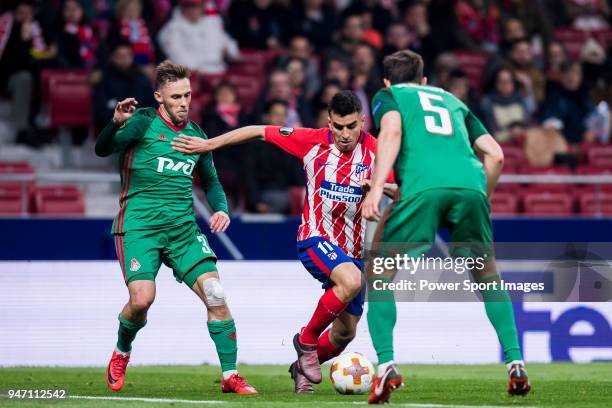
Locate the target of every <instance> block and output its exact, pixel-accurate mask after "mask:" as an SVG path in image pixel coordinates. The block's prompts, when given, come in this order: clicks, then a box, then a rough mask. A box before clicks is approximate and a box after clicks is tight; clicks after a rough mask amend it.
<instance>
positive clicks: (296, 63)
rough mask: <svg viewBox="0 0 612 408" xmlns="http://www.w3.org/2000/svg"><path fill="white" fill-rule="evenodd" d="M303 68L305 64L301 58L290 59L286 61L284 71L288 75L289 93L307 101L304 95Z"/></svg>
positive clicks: (304, 75) (304, 76)
mask: <svg viewBox="0 0 612 408" xmlns="http://www.w3.org/2000/svg"><path fill="white" fill-rule="evenodd" d="M305 67H306V64H305V63H304V60H303V59H301V58H290V59H288V60H287V63H286V66H285V71H287V74H289V85H290V86H291V93H292V94H293V95H294V96H297V97H300V98H303V99H305V100H307V99H308V98H306V95H305V91H304V89H305V80H306V74H305V70H306V69H305Z"/></svg>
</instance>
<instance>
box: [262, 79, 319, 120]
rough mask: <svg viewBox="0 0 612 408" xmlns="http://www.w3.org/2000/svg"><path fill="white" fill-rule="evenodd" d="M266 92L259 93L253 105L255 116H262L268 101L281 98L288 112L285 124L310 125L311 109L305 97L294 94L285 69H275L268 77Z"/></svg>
mask: <svg viewBox="0 0 612 408" xmlns="http://www.w3.org/2000/svg"><path fill="white" fill-rule="evenodd" d="M266 90H267V92H265V93H264V94H262V95H261V97H260V99H259V101H258V103H257V106H256V107H255V112H254V113H255V116H256V117H262V115H263V114H264V113H265V110H264V109H265V107H266V106H267V105H268V103H269V102H270V101H273V100H281V101H284V102H286V103H287V106H288V112H287V120H286V122H287V123H286V125H287V126H289V127H300V126H307V127H308V126H311V125H312V110H311V109H310V104H309V103H308V101H306V99H304V98H303V97H301V96H299V95H295V94H293V92H292V89H291V81H290V77H289V74H288V73H287V72H286V71H283V70H280V69H277V70H274V71H272V73H271V74H270V76H269V77H268V86H267V88H266Z"/></svg>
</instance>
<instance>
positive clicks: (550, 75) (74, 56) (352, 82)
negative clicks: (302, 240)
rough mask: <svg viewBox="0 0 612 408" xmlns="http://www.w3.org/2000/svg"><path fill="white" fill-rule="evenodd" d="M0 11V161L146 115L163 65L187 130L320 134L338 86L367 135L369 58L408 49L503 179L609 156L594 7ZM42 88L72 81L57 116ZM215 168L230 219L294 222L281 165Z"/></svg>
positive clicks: (436, 2) (370, 2)
mask: <svg viewBox="0 0 612 408" xmlns="http://www.w3.org/2000/svg"><path fill="white" fill-rule="evenodd" d="M0 7H1V10H0V13H1V14H0V100H1V102H0V160H11V159H15V158H23V157H26V158H27V157H34V156H31V155H32V154H37V153H36V152H40V151H50V152H55V151H56V150H57V149H58V147H57V146H58V134H60V133H61V132H58V128H60V127H61V128H66V127H68V128H69V132H70V133H69V134H70V141H71V143H72V144H73V145H74V146H77V147H78V146H81V145H83V146H87V145H88V143H91V141H92V140H94V139H95V135H96V132H97V130H99V129H100V128H101V127H103V126H104V125H105V124H106V123H107V122H108V121H109V120H110V119H111V117H112V113H113V109H114V106H115V104H116V102H117V101H118V100H121V99H123V98H125V97H135V98H136V99H137V100H138V101H139V106H154V105H155V102H154V100H153V96H152V93H153V89H152V82H151V80H152V75H153V71H154V67H155V65H156V64H157V63H159V62H160V61H162V60H164V59H166V58H170V59H172V60H173V61H174V62H177V63H180V64H184V65H187V66H189V67H190V68H192V69H193V70H194V76H193V78H192V87H193V90H194V95H193V102H192V111H191V118H192V120H195V121H196V122H197V123H199V124H200V125H201V126H202V128H203V129H204V131H205V132H206V133H207V134H208V136H209V137H215V136H218V135H219V134H222V133H223V132H227V131H229V130H231V129H234V128H237V127H239V126H243V125H247V124H272V125H283V126H290V127H299V126H305V127H326V126H327V103H328V101H329V100H330V98H331V96H332V95H333V94H334V93H335V92H337V91H339V90H342V89H352V90H353V91H354V92H356V93H357V95H358V96H359V98H360V99H361V101H362V104H363V107H364V114H365V115H366V127H367V130H371V131H374V130H373V129H371V118H370V108H369V106H370V104H369V101H370V100H371V97H372V96H373V95H374V93H375V92H376V91H377V90H378V89H379V88H380V87H381V86H383V83H382V76H381V68H382V64H381V62H382V59H383V58H384V56H385V55H388V54H390V53H393V52H395V51H397V50H402V49H412V50H414V51H417V52H419V53H420V54H421V55H422V56H423V58H424V60H425V69H426V75H427V77H428V80H429V83H430V84H433V85H436V86H440V87H442V88H444V89H446V90H448V91H449V92H452V93H453V94H454V95H456V96H457V97H458V98H460V99H461V100H463V101H464V102H465V103H466V104H467V105H468V106H469V107H470V108H471V109H472V110H473V111H474V112H475V113H476V114H477V116H478V117H480V119H481V120H482V121H483V122H484V123H485V125H486V126H487V128H488V129H489V130H490V131H491V133H492V134H493V135H494V137H495V138H496V139H498V140H499V141H500V142H501V143H502V144H503V146H504V148H505V150H506V153H507V154H506V156H507V166H506V170H505V171H506V172H507V173H528V174H531V173H533V172H536V173H537V172H549V171H550V172H555V173H562V174H569V173H573V172H579V171H580V169H583V170H584V169H585V168H586V169H592V168H593V167H597V168H598V169H599V170H601V171H598V170H595V171H593V170H584V171H585V172H586V173H589V174H591V173H593V172H594V173H597V174H598V173H601V172H608V171H609V170H610V169H612V151H610V150H609V149H608V150H606V149H604V150H601V149H599V150H598V151H599V153H597V154H596V156H597V157H595V156H594V155H595V154H593V155H590V153H589V152H590V151H591V150H593V148H594V147H601V146H604V147H609V146H606V145H607V144H608V143H609V138H610V112H609V104H610V103H611V102H612V55H611V52H610V48H611V46H612V30H611V29H610V27H611V24H612V10H611V8H610V2H609V1H608V0H556V1H554V0H407V1H399V2H394V1H389V0H362V1H357V0H353V1H351V0H336V1H333V0H331V1H324V0H302V1H291V0H278V1H273V0H233V1H230V0H220V1H213V0H179V1H171V0H115V1H113V0H47V1H33V0H31V1H24V0H22V1H14V0H13V1H10V0H3V1H2V3H1V6H0ZM53 75H68V76H69V78H80V79H79V80H81V81H84V82H85V86H86V89H85V90H84V91H83V92H76V91H74V92H75V93H74V95H75V96H74V97H72V99H73V100H74V102H73V103H72V105H70V103H69V102H61V101H60V102H58V101H57V100H54V99H53V97H52V96H49V93H50V92H52V87H50V85H49V78H50V77H52V76H53ZM70 75H72V77H70ZM60 82H61V81H60ZM60 82H58V83H60ZM53 83H55V82H53ZM70 83H71V84H72V82H70ZM72 86H73V87H74V86H76V85H72ZM69 88H70V87H67V88H65V90H64V91H62V92H61V95H64V96H65V95H70V92H71V91H70V89H73V90H74V89H75V88H70V89H69ZM50 89H51V91H50ZM66 89H67V90H66ZM66 98H68V97H66ZM60 99H61V98H60ZM54 104H55V105H54ZM75 104H76V106H75ZM69 105H70V106H71V107H70V109H72V111H73V112H77V111H79V109H86V110H85V112H90V113H89V114H87V115H85V116H86V118H85V122H84V123H81V122H80V121H79V120H76V121H70V120H68V121H67V122H62V121H61V120H60V119H58V118H59V117H61V114H55V113H54V112H57V111H58V110H59V111H61V110H62V106H64V107H68V106H69ZM66 109H68V108H66ZM60 113H61V112H60ZM69 113H70V112H68V114H69ZM58 115H59V116H58ZM81 116H83V115H81ZM54 149H55V150H54ZM595 150H597V149H595ZM3 151H4V153H2V152H3ZM32 152H34V153H32ZM602 152H603V153H602ZM53 154H54V153H49V155H51V156H52V155H53ZM606 154H607V156H606ZM591 156H593V157H595V158H593V157H591ZM35 157H40V156H35ZM602 157H603V159H602ZM606 157H607V159H606ZM598 158H599V159H598ZM596 160H600V161H599V162H596ZM601 160H603V161H601ZM606 160H607V161H606ZM43 162H44V160H42V161H41V162H38V160H36V162H33V163H31V164H32V165H33V166H34V167H37V166H43V167H44V164H43ZM215 162H216V167H217V169H218V171H219V173H220V175H221V178H222V182H223V184H224V187H225V188H226V192H227V193H228V196H229V197H230V200H231V204H232V206H233V207H234V208H239V209H242V210H246V211H254V212H260V213H268V212H280V213H290V212H296V211H299V209H297V210H296V208H295V205H294V202H295V199H294V196H292V195H291V194H288V193H287V191H290V190H291V188H292V187H299V186H302V184H303V175H302V174H301V169H300V166H299V163H298V162H297V161H296V160H295V159H293V158H291V157H289V156H287V155H286V154H284V153H282V152H280V151H278V150H276V149H274V148H273V147H269V146H266V145H263V144H252V145H245V146H238V147H234V148H231V149H227V150H224V151H220V152H218V153H215ZM53 163H54V164H52V165H50V166H56V167H60V168H61V167H62V166H64V167H65V166H66V165H67V164H66V163H65V162H62V161H61V160H56V161H55V162H53ZM96 163H98V162H96ZM86 164H87V163H85V165H86ZM79 165H80V166H83V163H80V164H79ZM97 165H100V166H102V167H105V166H106V167H109V168H110V166H112V163H110V162H106V161H105V162H104V163H103V164H99V163H98V164H97ZM534 169H536V170H534ZM537 169H539V170H537ZM586 173H585V174H586ZM292 197H293V198H292ZM299 201H300V200H299V198H298V199H297V202H298V207H299ZM572 211H573V210H572Z"/></svg>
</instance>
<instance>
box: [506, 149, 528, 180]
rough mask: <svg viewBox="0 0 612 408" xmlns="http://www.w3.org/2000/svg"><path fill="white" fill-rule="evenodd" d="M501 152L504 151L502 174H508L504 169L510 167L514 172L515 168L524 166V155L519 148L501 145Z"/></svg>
mask: <svg viewBox="0 0 612 408" xmlns="http://www.w3.org/2000/svg"><path fill="white" fill-rule="evenodd" d="M502 150H503V151H504V173H509V172H508V171H507V170H506V167H512V168H514V169H515V170H516V168H519V167H521V166H523V165H525V153H523V149H521V148H520V147H517V146H511V145H503V146H502Z"/></svg>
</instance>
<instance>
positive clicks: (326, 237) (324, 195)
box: [173, 91, 392, 392]
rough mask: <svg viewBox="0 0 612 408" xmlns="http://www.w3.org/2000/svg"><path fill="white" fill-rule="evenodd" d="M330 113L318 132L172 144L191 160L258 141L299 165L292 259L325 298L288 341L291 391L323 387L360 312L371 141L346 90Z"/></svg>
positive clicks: (236, 134) (251, 133)
mask: <svg viewBox="0 0 612 408" xmlns="http://www.w3.org/2000/svg"><path fill="white" fill-rule="evenodd" d="M328 113H329V120H328V122H329V128H324V129H307V128H295V129H294V128H285V127H278V126H246V127H243V128H240V129H237V130H234V131H231V132H228V133H226V134H224V135H222V136H219V137H215V138H212V139H208V140H206V139H200V138H192V137H186V136H185V137H181V138H176V139H175V142H174V143H173V147H174V148H175V149H176V150H178V151H180V152H183V153H188V154H193V153H204V152H208V151H212V150H216V149H218V148H220V147H223V146H229V145H233V144H238V143H244V142H247V141H251V140H258V139H259V140H264V141H266V142H267V143H271V144H273V145H276V146H278V147H279V148H281V149H283V150H285V151H286V152H287V153H289V154H291V155H293V156H296V157H297V158H298V159H300V160H301V161H302V165H303V168H304V172H305V174H306V197H305V200H304V211H303V213H302V224H301V225H300V227H299V230H298V243H297V247H298V254H299V258H300V260H301V261H302V263H303V265H304V267H305V268H306V269H307V270H308V271H309V272H310V273H311V274H312V275H313V276H314V277H315V278H316V279H318V280H319V281H321V282H322V283H323V289H325V293H324V294H323V296H322V297H321V298H320V299H319V302H318V305H317V307H316V309H315V311H314V313H313V315H312V318H311V319H310V321H309V322H308V324H307V325H306V326H305V327H303V328H302V330H301V332H300V333H298V334H296V335H295V337H294V340H293V343H294V346H295V348H296V351H297V354H298V359H297V361H296V362H294V363H293V364H292V365H291V367H290V372H291V375H292V377H293V379H294V381H295V391H296V392H312V390H313V389H312V385H311V383H315V384H318V383H320V382H321V379H322V375H321V367H320V364H321V363H323V362H324V361H327V360H329V359H331V358H333V357H335V356H337V355H338V354H340V352H341V351H342V350H343V349H344V348H345V347H346V345H347V344H348V343H349V342H350V341H351V340H352V339H353V338H354V336H355V331H356V326H357V322H358V321H359V319H360V317H361V315H362V313H363V302H364V291H363V288H364V285H363V282H362V273H361V266H362V265H361V257H362V251H363V244H364V236H365V219H364V218H363V217H362V216H361V203H362V200H363V196H364V191H363V188H362V185H363V183H364V181H365V180H369V178H370V175H371V174H372V171H373V168H374V154H375V152H376V139H375V138H374V137H373V136H372V135H370V134H369V133H367V132H365V131H363V130H362V127H363V123H364V119H365V118H364V116H363V114H362V113H361V103H360V102H359V99H358V98H357V96H356V95H355V94H354V93H352V92H351V91H342V92H339V93H337V94H336V95H335V96H334V97H333V98H332V100H331V102H330V105H329V108H328ZM389 181H392V180H389ZM390 190H392V188H390ZM330 324H331V325H332V327H331V328H330V329H327V328H328V326H329V325H330Z"/></svg>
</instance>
